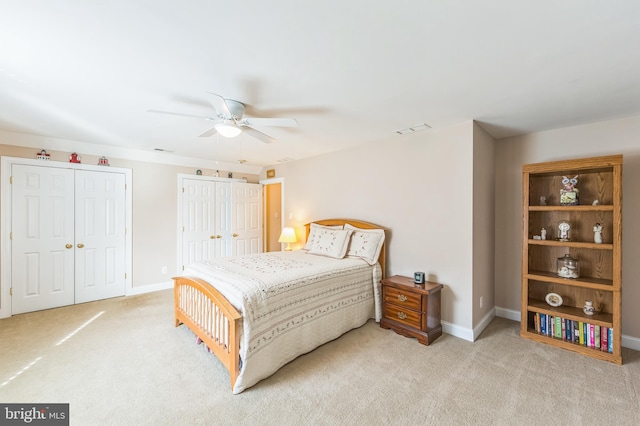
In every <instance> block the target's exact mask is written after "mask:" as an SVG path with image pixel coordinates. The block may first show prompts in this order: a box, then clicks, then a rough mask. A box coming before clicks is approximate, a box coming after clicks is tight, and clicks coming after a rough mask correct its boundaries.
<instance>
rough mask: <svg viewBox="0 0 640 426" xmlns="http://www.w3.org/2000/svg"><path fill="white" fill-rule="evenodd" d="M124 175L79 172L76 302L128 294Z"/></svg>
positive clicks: (77, 192) (77, 188)
mask: <svg viewBox="0 0 640 426" xmlns="http://www.w3.org/2000/svg"><path fill="white" fill-rule="evenodd" d="M125 214H126V213H125V176H124V174H121V173H108V172H96V171H89V170H76V179H75V219H76V237H75V277H76V283H75V295H76V303H82V302H89V301H92V300H99V299H106V298H109V297H116V296H124V293H125V264H126V258H125V217H126V216H125Z"/></svg>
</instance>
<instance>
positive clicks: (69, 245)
mask: <svg viewBox="0 0 640 426" xmlns="http://www.w3.org/2000/svg"><path fill="white" fill-rule="evenodd" d="M65 247H66V248H68V249H70V248H71V247H73V244H67V245H66V246H65Z"/></svg>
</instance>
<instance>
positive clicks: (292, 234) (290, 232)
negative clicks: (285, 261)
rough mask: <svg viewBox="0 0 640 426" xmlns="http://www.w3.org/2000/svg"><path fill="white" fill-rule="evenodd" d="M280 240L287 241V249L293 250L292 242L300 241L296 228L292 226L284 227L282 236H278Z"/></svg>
mask: <svg viewBox="0 0 640 426" xmlns="http://www.w3.org/2000/svg"><path fill="white" fill-rule="evenodd" d="M278 242H279V243H287V247H286V248H285V251H291V243H295V242H298V238H297V237H296V231H295V229H293V228H290V227H285V228H282V233H281V234H280V238H278Z"/></svg>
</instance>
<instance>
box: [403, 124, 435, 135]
mask: <svg viewBox="0 0 640 426" xmlns="http://www.w3.org/2000/svg"><path fill="white" fill-rule="evenodd" d="M430 128H431V126H429V125H428V124H427V123H421V124H416V125H415V126H411V127H407V128H406V129H400V130H396V133H397V134H399V135H407V134H409V133H415V132H421V131H423V130H427V129H430Z"/></svg>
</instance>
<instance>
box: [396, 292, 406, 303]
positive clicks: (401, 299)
mask: <svg viewBox="0 0 640 426" xmlns="http://www.w3.org/2000/svg"><path fill="white" fill-rule="evenodd" d="M398 300H399V301H401V302H406V301H407V296H405V295H404V294H399V295H398Z"/></svg>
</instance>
